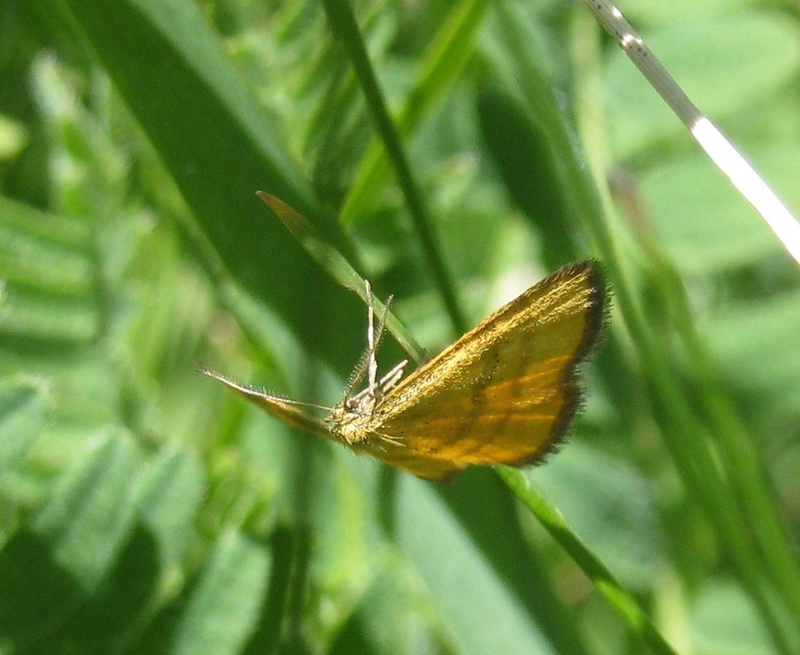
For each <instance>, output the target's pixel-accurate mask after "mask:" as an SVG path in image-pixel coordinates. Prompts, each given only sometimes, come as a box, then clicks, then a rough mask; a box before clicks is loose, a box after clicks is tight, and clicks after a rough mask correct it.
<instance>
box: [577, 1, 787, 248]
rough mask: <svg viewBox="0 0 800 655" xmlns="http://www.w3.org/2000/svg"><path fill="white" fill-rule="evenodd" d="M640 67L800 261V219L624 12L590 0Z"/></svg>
mask: <svg viewBox="0 0 800 655" xmlns="http://www.w3.org/2000/svg"><path fill="white" fill-rule="evenodd" d="M584 2H585V3H586V5H587V6H588V7H589V9H591V10H592V13H593V14H594V15H595V17H596V18H597V20H598V22H599V23H600V24H601V25H602V26H603V27H604V28H605V30H606V32H608V33H609V34H610V35H611V36H612V37H613V38H614V40H615V41H616V42H617V44H618V45H619V47H620V48H622V50H623V52H624V53H625V54H626V55H628V58H629V59H630V60H631V61H632V62H633V63H634V65H635V66H636V68H638V69H639V71H641V73H642V75H644V77H645V78H646V79H647V81H648V82H650V84H651V86H652V87H653V88H654V89H655V90H656V91H657V92H658V94H659V95H660V96H661V97H662V98H663V99H664V102H666V103H667V104H668V105H669V107H670V108H671V109H672V111H674V112H675V115H676V116H677V117H678V118H680V119H681V121H683V123H684V124H685V125H686V127H688V128H689V131H690V132H691V133H692V136H694V138H695V139H696V140H697V142H698V143H699V144H700V147H701V148H703V150H705V151H706V154H707V155H708V156H709V157H710V158H711V160H712V161H713V162H714V163H715V164H716V165H717V167H718V168H719V169H720V170H721V171H722V172H723V173H725V175H726V176H727V177H728V179H729V180H730V181H731V183H732V184H733V186H734V187H736V189H737V190H738V191H739V193H741V194H742V196H743V197H744V198H745V199H746V200H747V201H748V202H749V203H750V204H751V205H752V206H753V207H754V208H755V210H756V211H757V212H758V213H759V214H761V217H762V218H763V219H764V220H765V221H766V223H767V225H769V227H770V228H771V229H772V231H773V232H774V233H775V235H776V236H777V237H778V239H779V240H780V241H781V243H782V244H783V246H784V248H786V250H787V251H788V252H789V254H790V255H791V256H792V257H793V258H794V259H795V260H796V261H797V262H798V263H800V223H798V221H797V218H795V217H794V216H793V215H792V213H791V212H790V211H789V210H788V209H787V208H786V206H785V205H784V204H783V203H782V202H781V200H780V199H779V198H778V196H776V195H775V192H774V191H773V190H772V189H770V188H769V186H768V185H767V183H766V182H764V180H763V179H762V178H761V176H760V175H759V174H758V173H757V172H756V171H755V169H753V167H752V166H751V165H750V164H749V163H748V162H747V160H746V159H745V158H744V157H743V156H742V155H741V153H740V152H739V151H738V150H736V148H735V147H734V146H733V144H731V142H730V141H729V140H728V139H727V138H726V137H725V135H724V134H722V132H720V131H719V130H718V129H717V127H716V126H715V125H714V124H713V123H712V122H711V121H710V120H709V119H708V118H707V117H706V116H704V115H703V114H702V113H701V112H700V110H699V109H698V108H697V107H696V106H695V105H694V104H693V103H692V101H691V100H690V99H689V97H688V96H687V95H686V94H685V93H684V92H683V89H681V87H680V86H678V84H677V82H675V80H674V79H673V78H672V76H671V75H670V74H669V73H668V72H667V69H666V68H664V66H663V65H662V64H661V62H660V61H659V60H658V59H656V57H655V56H654V55H653V53H652V52H651V51H650V48H648V47H647V45H646V44H645V42H644V41H643V40H642V37H640V36H639V35H638V34H637V33H636V31H635V30H634V29H633V27H631V25H630V23H628V21H627V20H625V17H624V16H623V15H622V12H621V11H620V10H619V9H617V8H616V7H615V6H614V5H613V4H611V3H610V2H606V0H584Z"/></svg>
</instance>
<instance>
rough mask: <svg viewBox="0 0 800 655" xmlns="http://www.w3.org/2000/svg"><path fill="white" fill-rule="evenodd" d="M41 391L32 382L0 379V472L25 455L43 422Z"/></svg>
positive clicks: (39, 387) (42, 394) (18, 379)
mask: <svg viewBox="0 0 800 655" xmlns="http://www.w3.org/2000/svg"><path fill="white" fill-rule="evenodd" d="M43 405H44V393H43V390H42V388H41V386H40V385H38V384H36V383H35V382H34V381H25V380H24V379H20V378H3V379H2V380H0V472H2V471H3V470H5V469H8V468H10V467H12V466H14V464H16V463H17V462H18V461H19V460H20V459H22V458H23V457H24V456H25V453H26V452H27V451H28V449H29V448H30V446H31V444H32V443H33V442H34V440H35V439H36V438H37V437H38V436H39V433H40V432H41V429H42V424H43V421H44V407H43Z"/></svg>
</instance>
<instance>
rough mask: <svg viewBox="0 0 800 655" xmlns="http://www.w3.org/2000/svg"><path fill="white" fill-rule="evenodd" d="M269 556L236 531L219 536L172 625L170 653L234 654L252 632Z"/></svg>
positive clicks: (182, 654) (263, 595) (261, 599)
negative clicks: (173, 629)
mask: <svg viewBox="0 0 800 655" xmlns="http://www.w3.org/2000/svg"><path fill="white" fill-rule="evenodd" d="M269 566H270V557H269V554H268V552H267V551H265V550H264V548H263V547H261V546H259V545H258V544H256V543H254V542H253V541H251V540H249V539H247V538H246V537H243V536H241V535H237V534H230V535H228V536H226V537H224V538H223V539H222V540H221V542H220V543H219V544H218V547H217V549H216V551H215V552H214V554H213V555H212V557H211V558H210V559H209V561H208V564H207V566H206V568H205V570H204V571H203V572H202V574H201V576H200V579H199V581H198V583H197V586H196V587H195V588H194V590H193V591H192V593H191V596H190V597H189V598H188V600H187V603H186V606H185V608H184V611H183V613H182V616H181V617H180V619H179V620H178V623H177V625H176V626H175V632H174V637H173V642H172V647H171V648H170V652H171V653H174V655H184V654H186V655H189V654H191V655H204V654H206V653H208V655H228V654H230V655H234V654H235V653H240V652H241V649H242V646H243V645H244V643H245V642H246V640H247V638H248V637H249V636H250V635H251V634H252V633H253V631H254V624H255V620H256V617H257V616H258V614H259V609H260V607H261V604H262V603H263V601H264V598H265V597H266V593H267V588H268V584H269Z"/></svg>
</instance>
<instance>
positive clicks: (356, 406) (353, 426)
mask: <svg viewBox="0 0 800 655" xmlns="http://www.w3.org/2000/svg"><path fill="white" fill-rule="evenodd" d="M374 409H375V398H374V397H373V396H372V395H370V394H359V395H358V396H354V397H351V398H345V399H344V400H342V402H340V403H337V404H336V405H334V406H333V407H332V408H331V413H330V414H329V415H328V416H327V417H326V418H325V423H327V425H328V428H329V429H330V431H331V434H333V435H334V436H335V437H336V438H338V439H340V440H342V441H344V442H345V443H346V444H348V445H351V446H352V445H354V444H358V443H363V442H365V441H367V440H368V439H369V434H370V431H369V428H368V426H369V424H370V423H371V421H372V415H373V411H374Z"/></svg>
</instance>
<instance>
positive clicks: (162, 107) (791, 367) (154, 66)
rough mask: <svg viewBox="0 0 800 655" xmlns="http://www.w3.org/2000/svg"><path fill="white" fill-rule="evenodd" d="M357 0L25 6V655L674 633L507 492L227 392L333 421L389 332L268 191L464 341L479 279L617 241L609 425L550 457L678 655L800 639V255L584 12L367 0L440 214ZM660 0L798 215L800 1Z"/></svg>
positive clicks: (584, 529) (5, 158)
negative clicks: (393, 146)
mask: <svg viewBox="0 0 800 655" xmlns="http://www.w3.org/2000/svg"><path fill="white" fill-rule="evenodd" d="M631 4H632V3H631ZM323 5H324V6H323ZM343 7H346V5H344V4H343V3H342V2H334V1H333V0H328V1H327V2H326V3H317V2H303V1H302V0H301V1H288V2H274V1H269V0H268V1H265V2H252V1H251V0H213V1H212V0H205V1H204V2H199V3H198V2H193V1H192V0H175V1H173V2H169V3H165V2H161V1H160V0H62V1H60V2H56V1H55V0H11V2H5V3H2V5H0V55H2V56H0V76H2V77H1V78H0V79H2V82H3V83H2V85H0V193H1V195H0V590H2V591H1V592H0V653H34V652H35V653H41V652H47V653H65V654H66V653H75V652H79V653H154V654H155V653H192V654H193V655H196V654H202V653H214V654H215V655H225V654H227V653H231V654H233V653H265V652H281V653H373V652H374V653H397V654H402V653H409V654H410V653H414V654H419V653H459V654H460V653H465V654H466V653H521V652H536V653H570V654H581V653H586V654H591V655H605V654H610V653H615V654H616V653H640V652H642V650H643V648H645V647H644V646H643V645H642V642H641V641H640V640H639V637H638V636H636V633H638V632H639V631H640V627H641V626H639V625H637V624H636V621H635V620H634V619H633V618H632V615H631V614H626V613H625V612H624V611H622V613H617V612H615V608H616V609H618V610H619V609H620V607H621V605H616V606H615V605H613V604H609V603H608V602H607V600H606V598H604V596H603V594H604V593H605V594H606V597H608V596H612V597H613V595H614V593H613V592H612V593H610V594H609V593H608V588H607V587H605V586H604V583H603V581H602V580H601V578H600V577H597V576H595V575H594V574H592V573H591V571H590V573H589V577H587V575H586V574H585V571H586V570H587V567H586V566H585V564H584V561H583V560H582V558H581V557H580V556H575V554H574V553H572V551H571V550H570V551H569V552H570V553H572V554H567V552H566V551H565V550H563V549H562V548H561V546H559V545H558V544H557V543H556V542H555V541H554V540H553V539H551V537H550V536H548V534H547V533H546V532H545V531H544V530H543V529H542V527H541V525H540V524H539V523H538V522H537V521H536V520H535V519H534V518H533V515H532V514H531V513H529V512H528V511H526V510H525V509H523V508H522V505H521V504H520V503H518V502H517V499H516V498H515V496H514V494H512V493H511V491H510V490H509V488H508V487H507V486H506V485H505V484H504V482H503V479H501V477H499V476H497V475H496V474H495V473H494V472H493V471H491V470H471V471H467V472H464V473H463V474H460V475H458V476H456V478H455V480H454V481H453V483H452V484H450V485H448V486H439V485H435V484H431V483H427V482H423V481H420V480H417V479H416V478H413V477H411V476H408V475H406V474H402V473H398V472H396V471H394V470H389V469H387V468H385V467H383V466H382V465H380V464H378V463H376V462H373V461H368V460H365V459H363V458H357V457H356V456H355V455H353V454H351V453H349V452H347V451H345V449H343V448H336V447H333V446H330V445H329V444H327V443H321V442H320V440H318V439H316V438H314V437H311V436H308V435H304V434H298V433H296V432H293V431H292V430H290V429H288V428H287V427H285V426H282V425H278V424H276V422H275V421H273V420H272V419H270V418H269V417H267V416H266V415H264V414H261V413H259V412H258V411H257V410H256V409H255V408H252V407H249V406H245V403H244V402H243V401H241V400H240V399H239V398H237V397H234V395H233V394H230V393H229V392H227V391H226V390H225V389H224V388H222V387H221V386H219V385H217V384H215V383H213V382H212V381H211V380H208V379H206V378H204V377H203V376H201V375H198V374H197V366H198V362H202V363H204V364H208V365H210V366H212V367H213V368H214V369H216V370H219V371H221V372H224V373H225V374H226V375H229V376H231V377H233V378H235V379H237V380H240V381H242V382H252V383H255V384H264V385H266V386H268V387H269V388H270V389H271V390H273V391H275V392H279V393H283V394H286V395H288V396H291V397H293V398H298V399H303V400H307V401H314V402H321V403H325V404H331V403H333V402H335V401H336V400H338V394H339V393H340V390H341V389H342V387H343V385H344V382H343V381H344V380H345V379H346V377H347V375H348V374H349V371H350V369H351V368H352V366H353V365H354V363H355V362H356V360H357V358H358V356H359V353H360V352H361V350H362V348H363V343H364V334H365V325H364V324H365V311H364V307H363V303H361V302H360V301H359V299H358V298H357V296H356V295H355V294H354V293H352V292H350V291H348V290H346V289H344V288H342V287H340V286H338V285H337V284H336V283H335V282H334V280H333V279H332V278H331V277H330V276H329V275H328V274H327V273H326V272H325V271H324V270H323V269H322V268H321V267H320V266H319V264H318V263H317V262H316V261H315V260H314V259H313V258H312V257H311V256H310V255H309V253H307V252H306V251H305V250H304V249H303V247H302V246H301V244H299V243H298V242H297V241H295V240H294V239H293V238H292V236H291V235H290V234H289V232H288V231H287V230H286V229H285V228H284V226H283V225H282V224H281V223H280V222H279V221H278V220H277V219H276V218H275V217H274V216H273V215H272V214H271V212H270V211H269V210H268V209H267V208H266V207H265V206H264V205H263V204H262V203H261V202H260V201H259V200H258V198H256V196H255V191H256V190H264V191H267V192H269V193H271V194H273V195H275V196H277V197H279V198H281V199H282V200H284V201H285V202H287V203H288V204H290V205H291V206H293V207H294V208H296V209H297V210H298V211H299V212H301V213H302V214H303V215H304V216H306V217H307V218H308V219H309V220H310V221H311V222H312V223H313V224H314V226H315V228H316V229H317V230H318V231H319V233H320V234H321V235H323V237H324V238H325V239H326V241H327V242H329V243H330V244H332V245H333V246H334V247H336V248H337V249H338V250H339V251H340V252H341V253H342V254H343V255H344V256H345V257H346V258H347V259H348V260H349V261H350V263H351V264H352V265H353V266H354V267H355V268H356V270H358V271H359V273H361V274H362V275H364V276H365V277H368V278H369V279H370V280H371V281H372V283H373V285H374V287H375V289H376V291H377V293H378V295H379V296H381V297H385V296H388V295H389V294H394V296H395V301H394V310H395V312H396V314H397V315H398V316H399V317H401V318H402V319H403V320H404V321H405V323H406V324H407V325H408V326H409V328H410V330H411V332H412V333H413V334H414V335H415V336H416V338H417V339H418V340H419V341H420V343H421V344H422V345H423V346H425V347H427V348H429V349H432V350H435V349H437V348H440V347H441V346H443V345H444V344H446V343H447V342H448V341H449V340H451V339H453V338H454V337H455V336H457V335H455V334H454V333H453V330H452V327H451V326H452V324H453V322H454V321H453V320H451V319H452V307H449V305H448V303H447V298H448V297H449V298H451V299H455V302H456V303H457V311H458V312H461V313H462V314H463V315H464V316H466V317H468V321H469V322H470V323H471V324H474V323H476V322H477V321H478V320H480V319H481V318H482V317H484V316H485V315H487V314H488V313H489V312H490V311H491V310H493V309H495V308H496V307H498V306H499V305H500V304H501V303H502V302H503V301H504V300H508V299H510V298H511V297H513V296H514V295H516V294H517V293H519V292H521V291H522V290H524V289H525V288H527V287H528V286H530V285H532V284H533V283H534V282H536V281H537V280H538V279H540V278H541V277H543V276H544V275H545V274H546V273H548V272H550V271H552V270H553V269H554V268H555V267H557V266H559V265H560V264H562V263H565V262H567V261H570V260H573V259H578V258H583V257H586V256H595V257H599V258H601V259H602V260H603V262H604V264H605V266H606V268H607V270H608V272H609V278H610V279H611V281H612V282H613V285H614V292H615V295H616V297H617V299H618V300H617V307H616V309H615V311H614V312H613V313H612V315H611V317H610V320H609V325H608V329H607V335H606V339H605V341H604V343H603V345H602V347H601V350H600V352H599V353H598V357H597V358H596V361H595V362H594V363H593V364H592V365H591V366H590V367H587V371H586V372H587V385H586V386H587V401H586V408H585V412H584V414H583V416H582V418H581V420H580V421H579V422H578V424H577V425H576V426H575V430H574V434H573V436H572V438H571V440H570V443H568V444H566V445H565V446H564V447H563V448H562V450H561V452H560V453H559V454H558V455H556V456H554V457H553V458H552V459H551V460H550V461H549V462H548V463H547V465H546V466H544V467H541V468H539V469H535V470H530V471H525V476H526V478H527V479H528V480H529V481H530V483H531V484H533V485H535V486H536V488H538V489H540V490H542V491H543V493H544V495H545V496H547V498H548V499H549V500H550V501H551V502H552V503H553V505H555V507H557V508H558V509H560V510H561V511H562V512H563V514H564V515H565V516H566V519H567V521H568V522H569V523H570V524H571V526H572V528H573V530H574V532H572V533H570V535H569V538H574V537H575V536H576V535H577V536H579V537H580V538H581V539H582V540H583V541H584V542H585V543H586V544H587V545H588V546H589V548H591V549H592V551H593V552H594V553H595V554H596V555H597V556H599V558H600V560H601V561H602V562H603V563H604V564H605V565H606V566H607V567H608V568H609V569H610V570H611V571H612V572H613V573H614V575H615V576H616V577H617V578H618V580H619V581H620V583H621V585H622V587H623V588H624V589H626V590H627V591H628V592H629V593H630V594H632V596H634V597H635V598H636V599H637V600H638V602H639V606H640V607H641V608H643V609H644V611H645V613H646V614H647V615H649V617H650V618H651V621H652V623H653V624H654V625H655V627H656V629H657V630H658V632H659V633H660V634H661V635H662V636H663V637H664V638H665V639H666V640H667V641H668V642H670V643H671V644H672V646H673V647H674V649H675V650H676V651H677V652H680V653H698V654H704V653H716V654H731V655H733V654H735V653H748V654H753V653H787V654H788V653H794V652H798V649H800V625H798V620H797V616H800V600H799V599H798V593H800V592H798V590H799V589H800V585H797V584H796V582H797V580H798V579H800V574H799V573H798V561H797V558H796V548H794V546H793V544H796V540H797V539H798V537H799V536H800V535H799V534H798V532H799V531H798V523H797V520H798V519H797V517H798V515H800V500H798V499H800V493H798V480H800V476H798V475H797V471H798V466H800V446H798V443H800V441H798V437H800V401H798V394H797V388H798V381H800V352H798V349H800V342H798V339H797V335H798V334H800V311H798V308H799V307H800V278H799V277H798V272H797V268H796V266H795V265H794V264H793V262H792V261H791V260H790V259H789V258H788V256H787V255H786V254H785V253H784V252H783V251H782V250H781V249H780V247H779V244H778V243H777V241H776V240H775V239H774V238H773V237H772V235H771V233H770V232H769V231H768V230H767V228H765V227H764V226H763V225H762V224H761V223H760V222H759V219H758V218H757V217H756V216H755V215H754V214H753V212H752V211H751V209H750V208H749V207H748V206H747V205H746V204H745V203H744V201H743V200H741V198H739V197H738V196H737V195H736V194H735V192H734V191H733V190H732V189H731V188H729V187H728V186H727V184H726V182H725V180H724V179H723V178H722V176H721V175H720V174H719V173H718V172H716V171H715V170H714V169H713V166H712V165H711V164H710V163H709V162H708V161H706V160H704V159H702V158H701V157H700V156H699V155H698V154H697V149H696V147H695V146H694V145H693V143H692V141H691V138H690V137H689V136H688V135H686V134H685V133H684V132H683V131H682V127H681V126H680V124H679V122H678V121H677V119H675V118H674V117H672V116H671V115H670V114H669V112H668V111H667V109H666V108H665V107H663V106H661V105H660V104H659V102H658V101H657V100H656V99H655V96H654V94H653V92H652V91H651V90H650V89H649V88H648V87H647V86H646V83H645V82H644V81H643V80H642V79H641V78H640V77H639V76H638V74H637V72H636V70H635V69H634V68H633V67H632V66H631V65H630V64H629V62H627V61H625V59H624V57H623V55H622V54H621V53H619V52H617V51H616V50H615V49H614V48H613V45H612V44H611V43H609V42H608V41H607V40H606V39H605V38H604V37H603V35H601V34H600V32H599V28H597V26H596V25H594V23H593V22H592V19H591V16H590V15H589V13H588V11H586V9H585V7H582V6H580V5H578V4H576V5H574V6H573V5H567V4H565V3H561V2H557V1H556V0H552V1H551V0H542V1H541V2H536V3H523V2H517V0H501V1H498V2H495V3H488V2H477V1H475V0H473V1H466V0H464V1H462V2H456V3H451V2H442V1H436V0H432V1H430V2H420V3H410V2H386V1H381V2H359V3H357V4H356V6H355V14H356V17H357V21H358V25H359V27H360V29H361V35H362V36H363V38H364V40H365V43H366V46H367V52H368V54H369V57H370V62H371V65H372V70H373V72H374V74H375V76H376V79H377V80H378V83H379V85H380V89H381V90H382V92H383V94H384V96H385V98H386V101H387V104H388V107H389V109H390V111H391V112H392V114H393V116H394V117H395V127H396V130H397V134H399V136H400V138H401V142H402V144H403V146H404V152H401V153H400V156H401V157H405V160H406V163H407V164H408V166H409V169H410V171H411V174H412V177H413V182H414V183H415V184H416V193H417V194H418V195H417V196H412V197H411V200H410V199H409V198H410V197H409V195H408V193H407V192H406V191H403V192H401V191H400V187H399V186H398V185H397V183H396V181H395V179H396V178H395V177H394V176H393V174H392V170H393V166H392V164H391V162H390V161H389V159H388V158H387V156H386V154H385V152H386V151H385V149H384V148H383V147H382V143H383V142H384V141H385V139H386V138H387V134H386V130H385V128H380V129H377V130H376V129H375V128H374V127H373V122H372V119H371V116H372V115H374V112H375V107H374V105H373V104H371V102H370V103H368V102H366V101H365V99H364V98H365V96H364V94H363V92H362V84H363V79H362V78H360V77H356V76H355V75H354V73H353V70H354V69H353V63H352V52H353V43H352V42H351V41H349V40H348V39H351V37H348V36H346V35H345V36H344V37H343V38H342V37H335V36H334V35H335V34H336V35H340V34H343V32H342V31H341V30H340V29H337V26H336V23H335V16H336V11H341V10H342V8H343ZM622 9H623V10H624V11H628V12H629V16H628V17H629V18H630V19H631V21H632V22H633V23H634V24H636V25H637V27H639V28H640V29H641V31H642V34H643V36H644V37H645V38H646V39H647V41H648V43H649V44H650V46H651V48H652V49H653V50H654V52H655V53H656V54H657V55H659V56H661V57H662V58H663V61H664V63H665V64H666V66H667V67H668V68H669V69H670V71H671V72H672V73H673V74H674V75H675V77H676V78H677V80H678V81H679V82H680V83H681V84H683V85H685V87H686V88H687V91H688V92H689V94H690V95H691V96H692V97H693V99H694V100H695V101H696V102H697V104H698V105H699V106H700V107H701V108H703V109H704V110H706V111H707V112H708V113H709V114H710V115H711V116H712V118H713V119H714V120H715V121H717V122H718V123H719V124H720V125H721V126H722V127H723V129H724V130H725V131H726V132H727V133H729V134H730V135H731V136H733V137H734V140H735V141H736V142H737V143H738V145H739V146H740V147H741V148H742V149H743V151H744V152H745V153H747V154H748V156H751V157H752V159H753V160H754V162H755V163H756V164H757V165H758V166H759V167H760V168H761V170H763V172H764V173H765V174H766V176H767V178H768V180H769V181H770V183H772V184H773V185H774V186H775V188H776V189H777V190H778V191H779V192H780V193H781V194H782V196H783V197H784V199H785V200H786V201H787V203H788V204H789V205H790V206H791V207H793V208H795V209H797V208H800V186H799V185H797V184H796V171H797V170H798V165H799V164H800V120H799V119H798V116H800V113H798V111H797V107H798V104H799V103H800V97H798V95H799V94H800V87H798V85H797V84H796V80H797V77H798V74H800V39H798V31H799V30H800V24H799V22H800V14H799V13H798V10H797V8H796V7H792V6H790V5H789V4H786V3H783V4H781V3H769V4H763V3H762V4H761V5H757V6H756V5H754V4H753V3H749V2H745V1H743V0H702V1H697V0H696V1H695V2H691V3H686V2H675V3H663V2H658V1H656V0H647V1H644V0H642V1H640V2H637V3H635V4H632V6H630V7H627V6H625V5H623V6H622ZM326 10H327V12H328V13H327V14H326ZM327 16H333V17H334V23H333V27H332V25H331V23H330V22H329V19H328V17H327ZM343 39H344V40H343ZM597 171H600V172H599V174H598V175H597V177H596V178H593V177H592V172H595V173H596V172H597ZM607 179H610V180H611V184H610V185H608V183H607ZM609 189H610V190H611V191H612V195H613V198H614V200H615V202H616V209H614V208H613V207H611V205H610V204H609V203H608V202H605V204H604V199H606V200H607V199H608V197H609V196H608V191H609ZM416 205H421V206H422V207H423V208H424V210H425V212H424V214H425V215H426V216H427V218H426V219H425V220H427V221H428V222H427V223H425V226H424V227H423V228H421V227H420V223H419V219H418V217H417V218H413V219H412V218H411V212H415V211H416V210H415V208H414V207H415V206H416ZM603 209H605V210H606V211H603ZM414 215H415V217H416V216H417V215H416V214H414ZM340 216H341V217H342V218H341V220H340V218H339V217H340ZM421 230H422V231H424V230H429V232H430V235H431V237H432V238H431V240H430V242H429V243H428V244H427V245H425V244H424V242H423V240H422V239H423V237H424V234H423V233H422V231H421ZM432 249H433V250H432ZM432 253H433V255H432ZM433 257H440V258H441V262H442V265H443V269H442V270H443V273H444V274H443V275H441V276H437V275H436V274H435V271H436V265H435V263H434V261H433V259H432V258H433ZM448 308H449V310H450V316H448ZM399 357H400V349H399V348H398V347H397V346H396V345H393V344H391V343H387V344H386V346H385V348H384V349H383V350H382V362H383V364H384V365H389V364H391V363H393V361H395V360H396V359H397V358H399ZM518 493H519V494H520V496H521V497H522V496H523V492H520V491H518ZM582 569H583V570H582ZM597 591H600V593H597ZM612 600H613V598H612ZM623 605H624V603H623ZM648 643H650V645H651V646H652V642H648Z"/></svg>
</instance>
